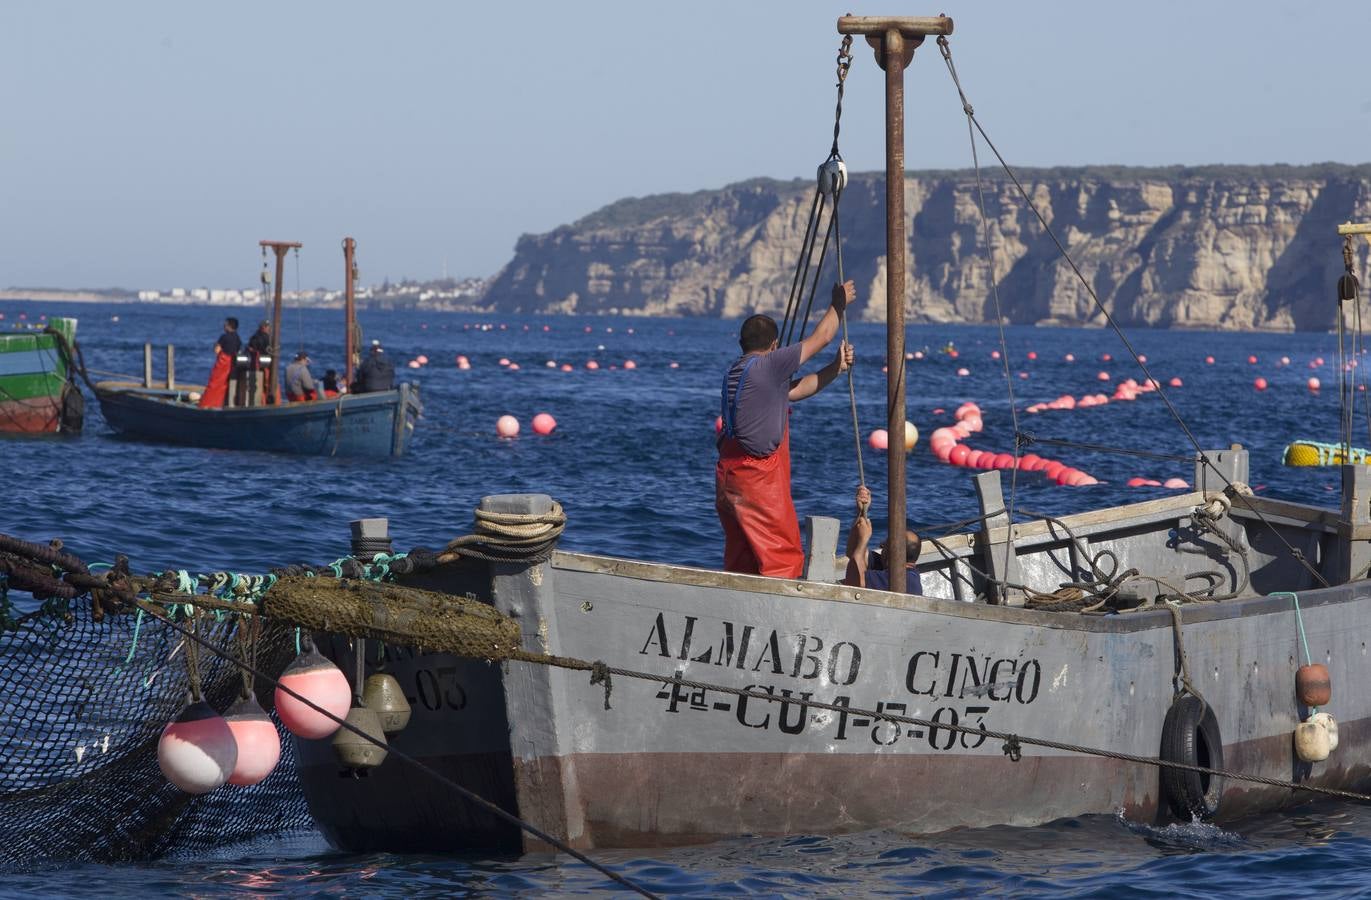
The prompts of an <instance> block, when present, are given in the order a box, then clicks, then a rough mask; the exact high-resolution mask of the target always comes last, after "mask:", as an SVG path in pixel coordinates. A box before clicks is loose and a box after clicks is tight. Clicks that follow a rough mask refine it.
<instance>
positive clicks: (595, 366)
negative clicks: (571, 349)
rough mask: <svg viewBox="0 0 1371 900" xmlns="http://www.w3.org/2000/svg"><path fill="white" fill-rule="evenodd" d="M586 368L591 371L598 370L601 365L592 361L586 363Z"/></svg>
mask: <svg viewBox="0 0 1371 900" xmlns="http://www.w3.org/2000/svg"><path fill="white" fill-rule="evenodd" d="M586 368H587V369H591V370H594V369H598V368H600V364H599V363H597V362H596V361H595V360H593V359H592V360H590V361H588V362H587V363H586Z"/></svg>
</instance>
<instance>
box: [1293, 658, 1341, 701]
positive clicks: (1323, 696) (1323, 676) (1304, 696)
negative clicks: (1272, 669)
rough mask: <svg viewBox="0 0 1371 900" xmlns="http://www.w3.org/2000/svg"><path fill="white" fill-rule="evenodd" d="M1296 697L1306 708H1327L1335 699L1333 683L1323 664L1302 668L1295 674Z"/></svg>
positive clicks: (1312, 664) (1311, 664) (1313, 664)
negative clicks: (1329, 702)
mask: <svg viewBox="0 0 1371 900" xmlns="http://www.w3.org/2000/svg"><path fill="white" fill-rule="evenodd" d="M1295 696H1296V697H1298V698H1299V701H1300V702H1301V703H1303V704H1304V705H1305V706H1327V705H1328V701H1329V700H1331V699H1332V698H1333V683H1332V682H1331V681H1330V680H1329V678H1328V668H1327V667H1326V666H1324V665H1323V664H1322V663H1310V664H1309V665H1307V666H1300V668H1299V670H1298V671H1296V672H1295Z"/></svg>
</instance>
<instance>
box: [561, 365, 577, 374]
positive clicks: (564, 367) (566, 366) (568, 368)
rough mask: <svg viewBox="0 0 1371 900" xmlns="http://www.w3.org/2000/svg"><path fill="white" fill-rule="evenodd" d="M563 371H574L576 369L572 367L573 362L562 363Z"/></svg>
mask: <svg viewBox="0 0 1371 900" xmlns="http://www.w3.org/2000/svg"><path fill="white" fill-rule="evenodd" d="M562 371H563V372H573V371H575V369H574V368H573V367H572V365H571V363H562Z"/></svg>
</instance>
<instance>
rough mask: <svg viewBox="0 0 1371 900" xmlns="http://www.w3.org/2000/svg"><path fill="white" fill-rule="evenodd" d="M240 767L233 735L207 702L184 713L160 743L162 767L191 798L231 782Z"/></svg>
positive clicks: (194, 705)
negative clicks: (237, 766)
mask: <svg viewBox="0 0 1371 900" xmlns="http://www.w3.org/2000/svg"><path fill="white" fill-rule="evenodd" d="M237 763H238V743H237V741H235V740H234V738H233V731H232V730H231V729H230V728H229V725H228V722H226V721H224V717H223V716H221V715H219V714H218V713H217V712H215V711H214V710H213V709H211V708H210V705H209V704H208V703H205V702H204V701H203V700H202V701H199V702H198V703H192V704H190V705H189V706H187V707H186V708H185V709H184V710H182V712H181V715H179V716H177V717H176V721H175V722H169V723H168V724H167V727H165V728H163V729H162V737H161V738H160V739H159V740H158V741H157V765H158V767H159V768H161V770H162V774H163V775H165V776H166V778H167V781H170V782H171V783H172V784H174V785H176V786H177V787H178V788H180V789H181V790H183V791H185V792H186V793H187V794H208V793H209V792H210V791H212V790H214V789H215V788H217V787H219V786H220V785H221V784H223V783H224V782H225V781H227V780H228V777H229V775H230V774H231V773H232V772H233V767H234V766H235V765H237Z"/></svg>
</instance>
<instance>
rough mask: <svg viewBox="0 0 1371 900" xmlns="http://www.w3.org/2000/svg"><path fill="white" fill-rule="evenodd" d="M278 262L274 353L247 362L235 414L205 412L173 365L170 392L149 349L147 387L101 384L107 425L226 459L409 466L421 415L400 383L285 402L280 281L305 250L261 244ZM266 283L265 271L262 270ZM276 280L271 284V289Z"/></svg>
mask: <svg viewBox="0 0 1371 900" xmlns="http://www.w3.org/2000/svg"><path fill="white" fill-rule="evenodd" d="M261 246H262V247H263V248H264V249H270V250H271V251H272V252H273V253H274V254H275V257H276V277H275V293H274V299H273V306H272V325H273V327H272V332H271V334H272V338H271V339H272V346H271V348H270V350H269V351H268V353H267V354H266V355H263V356H262V357H261V358H260V359H253V360H249V359H248V358H247V357H246V356H244V357H241V362H240V363H238V364H236V365H235V367H234V369H233V375H232V376H230V378H231V381H230V384H231V387H230V389H229V391H228V398H227V399H228V405H225V406H221V407H202V406H201V405H200V403H199V401H200V398H201V396H202V393H203V392H204V391H205V386H203V385H198V384H178V383H177V382H176V380H175V374H174V365H173V363H172V357H171V355H170V353H169V355H168V368H167V377H166V382H165V383H164V384H161V385H156V384H154V383H153V380H152V361H151V348H150V346H149V347H147V348H145V356H144V378H143V381H142V382H141V383H139V382H133V381H101V382H97V383H96V384H95V386H94V389H95V396H96V398H97V399H98V400H99V401H100V409H101V411H102V412H103V413H104V416H105V421H106V422H107V423H109V426H110V427H111V428H113V429H114V430H115V431H117V432H119V433H121V434H123V435H125V436H127V437H129V438H132V439H135V440H145V441H157V442H162V443H172V444H183V445H189V446H194V447H210V448H218V449H223V450H262V451H268V452H277V453H295V454H303V455H309V456H402V455H403V454H404V452H405V449H406V448H407V447H408V445H409V440H410V437H411V435H412V434H413V432H414V428H415V426H416V424H417V422H418V420H419V417H420V414H421V413H422V410H423V407H422V404H421V403H420V399H419V388H418V386H417V385H412V384H406V383H402V384H400V385H398V386H396V387H394V388H392V389H390V390H382V391H371V392H367V393H357V394H352V393H340V394H339V395H338V396H335V397H326V396H323V392H322V391H321V392H319V393H320V396H319V397H318V398H317V399H312V400H302V401H298V402H284V401H283V398H282V396H281V383H280V378H279V375H278V368H279V362H278V360H279V356H280V330H281V278H282V275H283V273H284V264H285V257H286V254H287V253H288V252H289V251H291V250H298V248H299V247H300V245H299V244H298V243H294V242H288V241H262V242H261ZM355 248H356V245H355V242H354V241H353V240H352V238H346V239H344V241H343V255H344V265H345V269H346V273H347V275H346V300H345V307H344V314H345V319H346V324H345V331H346V338H345V347H344V353H345V359H346V369H345V379H344V381H345V383H347V384H350V383H351V382H352V379H353V370H354V365H355V363H356V361H357V356H358V348H357V335H358V330H357V327H356V305H355V292H354V290H355V285H354V280H355V275H356V267H355V265H354V263H353V254H354V253H355ZM264 273H265V269H264ZM263 280H268V278H267V277H266V275H265V274H264V279H263Z"/></svg>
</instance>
